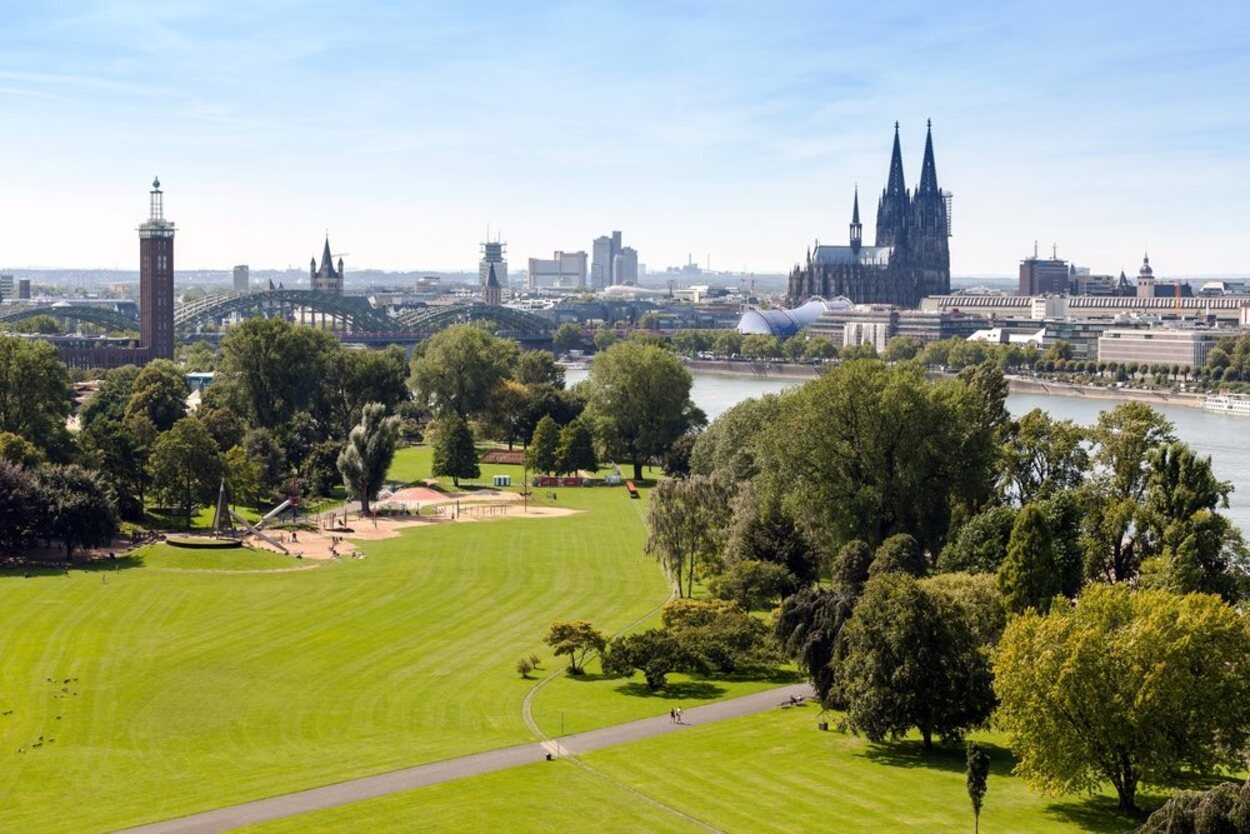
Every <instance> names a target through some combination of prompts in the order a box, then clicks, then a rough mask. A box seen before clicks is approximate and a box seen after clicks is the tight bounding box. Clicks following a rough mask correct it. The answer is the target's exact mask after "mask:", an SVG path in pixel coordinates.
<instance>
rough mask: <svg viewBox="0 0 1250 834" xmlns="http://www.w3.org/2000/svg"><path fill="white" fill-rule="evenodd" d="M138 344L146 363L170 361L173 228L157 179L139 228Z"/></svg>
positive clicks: (171, 347) (153, 182)
mask: <svg viewBox="0 0 1250 834" xmlns="http://www.w3.org/2000/svg"><path fill="white" fill-rule="evenodd" d="M139 344H140V346H141V347H142V348H143V349H144V351H145V352H146V358H147V359H148V360H152V359H173V358H174V224H173V222H171V221H169V220H166V219H165V197H164V194H162V193H161V181H160V180H159V179H155V180H153V181H152V191H151V193H150V195H149V216H148V219H147V220H146V221H144V223H143V224H142V225H140V226H139Z"/></svg>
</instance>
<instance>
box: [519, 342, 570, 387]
mask: <svg viewBox="0 0 1250 834" xmlns="http://www.w3.org/2000/svg"><path fill="white" fill-rule="evenodd" d="M515 378H516V381H517V382H519V383H521V384H522V385H524V386H526V387H533V386H538V385H550V386H551V387H552V388H555V389H557V390H559V389H561V388H563V387H564V367H563V366H562V365H560V364H558V363H557V362H556V357H555V355H554V354H552V352H551V351H549V350H527V351H522V353H521V355H520V357H518V359H517V363H516V374H515Z"/></svg>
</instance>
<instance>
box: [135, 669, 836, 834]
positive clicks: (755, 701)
mask: <svg viewBox="0 0 1250 834" xmlns="http://www.w3.org/2000/svg"><path fill="white" fill-rule="evenodd" d="M811 694H812V689H811V685H810V684H807V683H798V684H791V685H789V686H782V687H778V688H775V689H767V690H764V691H763V692H755V693H753V694H751V695H743V696H742V697H739V698H730V699H728V700H724V701H717V702H715V703H711V704H707V705H705V706H701V707H694V708H693V709H689V710H685V711H684V715H683V723H681V724H674V723H672V722H671V721H670V720H669V717H668V716H667V715H661V716H659V717H656V718H643V719H641V720H638V721H631V722H629V723H627V724H616V725H613V726H611V727H602V728H600V729H598V730H589V731H587V732H584V733H576V734H574V735H569V736H563V737H561V738H557V739H552V740H550V741H542V742H534V743H531V744H521V745H518V746H516V747H503V748H500V749H498V750H487V751H486V752H483V753H474V754H473V755H470V756H460V757H459V758H455V759H446V760H444V761H441V762H431V763H430V764H424V765H418V766H416V767H409V768H404V769H403V770H394V771H391V772H390V773H380V774H378V775H376V776H365V777H362V778H360V779H351V780H349V781H346V782H339V783H337V784H334V785H325V786H324V787H320V788H312V789H310V790H306V791H298V792H296V793H289V794H283V795H281V796H274V797H270V798H268V799H259V800H256V801H255V802H246V803H244V804H242V805H233V806H230V807H227V808H218V809H217V810H215V811H205V812H203V813H199V814H192V815H191V816H187V817H180V818H178V819H172V820H165V821H163V822H156V823H151V824H150V825H144V826H140V827H138V828H130V829H127V830H126V831H125V832H123V834H210V832H218V831H229V830H230V829H232V828H238V827H241V826H245V825H255V824H257V823H261V822H267V821H268V820H274V819H280V818H281V817H289V816H293V815H295V814H305V813H308V812H310V811H321V810H324V809H326V808H333V807H335V806H338V805H346V804H348V803H351V802H359V801H361V800H365V799H374V798H376V797H379V796H386V795H387V794H393V793H400V792H401V791H408V790H412V789H414V788H422V787H425V786H427V785H436V784H439V783H440V782H450V781H452V780H455V779H463V778H465V777H467V776H477V775H480V774H483V773H493V772H495V771H497V770H505V769H507V768H511V767H519V766H520V765H525V764H531V763H533V762H539V761H543V760H544V759H545V757H546V756H547V754H548V753H552V754H557V753H558V754H559V755H570V754H571V755H579V754H582V753H589V752H590V751H592V750H599V749H601V748H604V747H613V746H615V745H618V744H627V743H629V742H634V741H641V740H643V739H648V738H653V737H655V736H660V735H664V734H666V733H672V732H677V731H680V730H683V729H686V728H687V727H697V726H699V725H701V724H711V723H714V722H717V721H724V720H726V719H729V718H739V717H742V716H745V715H754V714H756V713H760V712H766V711H768V710H770V709H777V708H778V707H779V705H780V704H782V703H783V702H785V701H786V700H787V699H789V698H790V697H791V696H795V695H797V696H802V697H805V698H809V697H811Z"/></svg>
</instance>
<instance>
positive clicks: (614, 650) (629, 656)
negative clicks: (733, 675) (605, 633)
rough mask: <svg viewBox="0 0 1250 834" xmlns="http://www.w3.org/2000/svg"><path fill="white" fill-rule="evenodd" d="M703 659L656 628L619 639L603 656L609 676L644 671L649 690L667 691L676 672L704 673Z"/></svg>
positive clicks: (671, 636)
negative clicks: (666, 688) (666, 684)
mask: <svg viewBox="0 0 1250 834" xmlns="http://www.w3.org/2000/svg"><path fill="white" fill-rule="evenodd" d="M702 669H703V667H702V666H701V665H700V663H699V659H698V658H696V657H692V656H691V654H690V653H689V652H688V651H686V650H685V649H684V648H683V647H682V645H681V643H680V642H678V640H677V639H676V638H675V637H674V636H673V635H672V634H670V633H669V632H667V631H665V630H663V629H659V628H652V629H648V630H646V631H640V632H635V633H633V634H626V635H624V636H623V637H617V638H615V639H614V640H613V641H612V643H611V644H610V645H609V646H608V649H607V651H606V652H605V653H604V655H603V671H604V672H605V673H606V674H609V675H627V676H628V675H633V674H634V672H635V670H636V671H640V672H642V674H643V677H644V678H645V679H646V682H647V689H649V690H651V691H653V692H654V691H655V690H658V689H663V688H664V685H665V683H666V679H667V677H668V675H669V674H671V673H673V672H682V671H692V672H697V671H702Z"/></svg>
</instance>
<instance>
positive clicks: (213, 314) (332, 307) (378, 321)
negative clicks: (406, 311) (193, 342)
mask: <svg viewBox="0 0 1250 834" xmlns="http://www.w3.org/2000/svg"><path fill="white" fill-rule="evenodd" d="M295 309H304V310H310V311H312V312H313V313H314V314H317V313H320V314H323V315H326V316H333V317H334V318H336V319H339V320H341V321H343V322H345V323H346V324H347V327H348V328H349V329H351V330H364V331H391V330H394V329H395V320H394V319H392V318H391V317H390V316H388V315H386V313H384V312H383V311H381V310H378V309H376V308H375V307H373V305H371V304H370V303H369V302H368V301H367V300H365V299H364V298H358V297H355V296H344V295H338V294H337V293H328V292H313V291H311V290H286V289H283V290H260V291H257V292H226V293H217V294H215V295H206V296H204V297H202V298H197V299H195V300H194V301H188V302H186V303H184V304H180V305H178V306H177V307H176V308H175V309H174V327H175V329H176V330H177V331H178V332H179V333H182V334H186V333H189V332H192V331H194V329H195V327H196V325H199V324H203V323H206V322H217V321H219V320H221V319H223V318H225V317H227V316H230V315H232V314H234V313H241V314H244V315H265V314H272V313H277V312H281V311H286V310H295Z"/></svg>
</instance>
